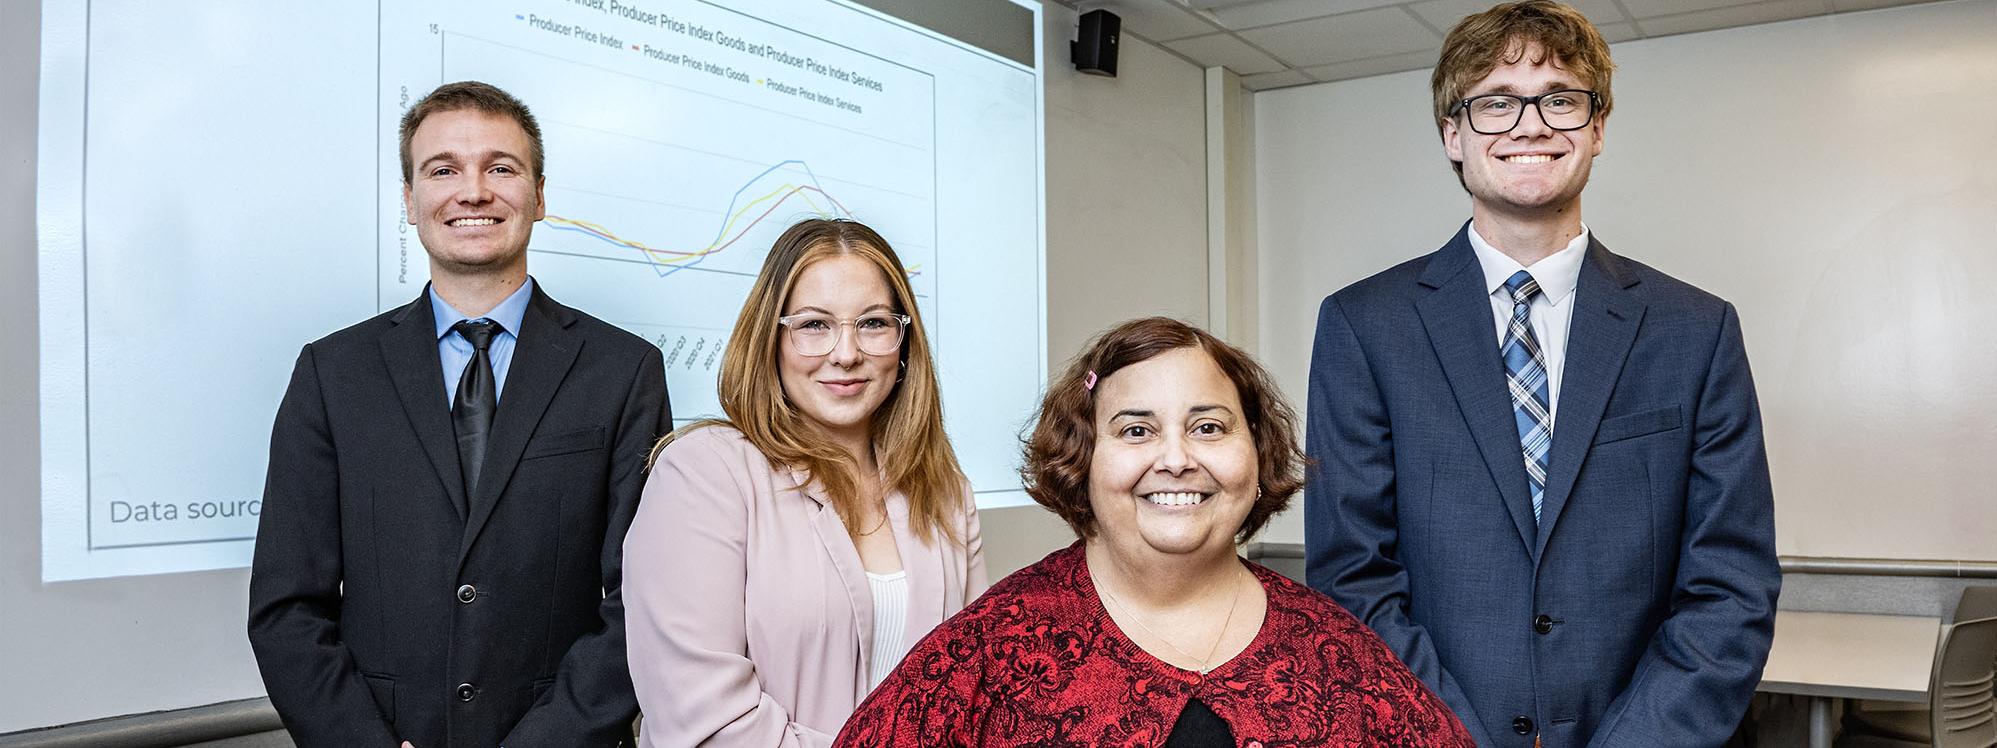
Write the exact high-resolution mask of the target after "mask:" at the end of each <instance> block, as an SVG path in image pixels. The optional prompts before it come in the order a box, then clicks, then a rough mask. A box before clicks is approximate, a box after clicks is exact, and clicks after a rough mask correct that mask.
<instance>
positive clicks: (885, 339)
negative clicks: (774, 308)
mask: <svg viewBox="0 0 1997 748" xmlns="http://www.w3.org/2000/svg"><path fill="white" fill-rule="evenodd" d="M912 321H913V319H912V318H910V317H909V316H908V315H906V314H891V313H887V312H875V313H873V314H863V315H860V316H859V317H855V318H853V319H840V318H838V317H834V316H832V315H829V314H815V313H806V314H793V315H790V316H787V317H778V318H777V324H779V325H782V326H783V327H784V328H785V329H787V330H789V331H790V344H791V348H792V349H793V350H795V351H797V353H798V355H800V356H823V355H826V354H828V353H831V352H832V349H834V348H837V347H839V336H840V334H841V333H843V332H845V330H843V329H842V328H846V327H851V328H853V342H854V344H855V345H857V346H859V348H860V351H861V352H862V353H866V354H869V355H874V356H885V355H888V354H890V353H894V352H896V351H899V350H901V339H902V337H903V335H904V334H905V333H906V331H907V330H908V326H909V324H910V323H911V322H912Z"/></svg>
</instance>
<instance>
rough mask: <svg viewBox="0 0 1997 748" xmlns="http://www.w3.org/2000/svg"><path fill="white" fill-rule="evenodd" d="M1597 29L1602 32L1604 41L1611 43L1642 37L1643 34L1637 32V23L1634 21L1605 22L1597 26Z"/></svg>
mask: <svg viewBox="0 0 1997 748" xmlns="http://www.w3.org/2000/svg"><path fill="white" fill-rule="evenodd" d="M1595 30H1596V31H1600V32H1602V41H1605V42H1608V43H1610V44H1614V43H1616V42H1626V41H1629V40H1631V39H1636V38H1640V37H1641V36H1642V35H1641V34H1638V33H1636V24H1633V23H1610V24H1603V25H1601V26H1597V27H1595Z"/></svg>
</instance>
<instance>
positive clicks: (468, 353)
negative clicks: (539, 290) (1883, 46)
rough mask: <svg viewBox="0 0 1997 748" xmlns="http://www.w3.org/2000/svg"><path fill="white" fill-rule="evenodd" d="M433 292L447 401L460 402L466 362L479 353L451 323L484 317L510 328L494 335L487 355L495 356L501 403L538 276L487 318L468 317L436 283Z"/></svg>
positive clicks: (495, 399) (495, 396) (496, 393)
mask: <svg viewBox="0 0 1997 748" xmlns="http://www.w3.org/2000/svg"><path fill="white" fill-rule="evenodd" d="M429 294H430V313H431V314H432V315H433V316H435V317H436V318H437V357H438V358H439V359H442V360H443V363H444V402H446V403H449V404H451V405H453V406H455V405H456V404H457V397H458V378H459V377H463V376H464V374H465V365H466V364H469V363H471V360H472V354H473V353H474V352H475V351H474V349H473V348H472V343H471V341H469V340H466V339H465V336H463V335H459V334H457V333H455V332H452V331H451V326H452V325H456V324H457V323H458V322H459V321H461V320H465V319H484V320H491V321H493V322H497V323H499V326H500V327H504V328H506V332H502V333H500V334H498V335H496V336H494V337H493V338H492V347H490V348H487V349H486V354H487V355H489V356H491V357H492V380H493V385H494V386H493V402H495V403H497V402H498V401H499V398H500V397H502V396H504V395H505V394H506V371H507V369H509V368H511V367H512V365H513V346H514V345H515V344H516V343H518V342H519V341H520V323H521V321H522V320H525V319H526V318H527V300H528V299H530V298H532V297H533V296H534V279H533V278H532V277H529V278H528V279H527V282H526V283H522V284H520V288H519V289H518V290H516V291H514V292H513V295H511V296H508V297H506V300H505V301H501V302H499V306H496V307H493V308H492V311H490V312H486V314H485V316H483V317H466V316H465V315H464V313H463V312H460V311H458V310H457V309H456V308H453V307H452V306H451V305H450V304H449V303H447V302H445V301H444V297H442V296H438V295H437V289H436V287H435V286H432V287H430V288H429Z"/></svg>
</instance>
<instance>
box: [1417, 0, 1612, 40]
mask: <svg viewBox="0 0 1997 748" xmlns="http://www.w3.org/2000/svg"><path fill="white" fill-rule="evenodd" d="M1573 5H1574V7H1575V9H1577V10H1579V11H1581V15H1584V16H1587V17H1588V20H1589V21H1590V22H1592V23H1594V24H1595V25H1596V26H1598V27H1599V26H1604V25H1607V24H1611V23H1620V22H1622V21H1626V20H1629V19H1627V18H1625V17H1624V16H1623V11H1622V9H1620V8H1617V7H1616V3H1615V0H1579V1H1578V2H1575V3H1573ZM1490 7H1491V3H1490V2H1489V0H1424V2H1418V3H1409V4H1408V10H1412V11H1414V12H1415V15H1418V16H1421V19H1422V20H1424V21H1427V22H1428V24H1429V25H1430V26H1434V27H1435V28H1436V29H1437V30H1439V31H1441V32H1443V33H1449V30H1450V29H1451V28H1455V26H1456V22H1457V21H1461V20H1463V17H1464V16H1467V15H1470V14H1472V13H1481V12H1483V11H1484V10H1485V9H1488V8H1490Z"/></svg>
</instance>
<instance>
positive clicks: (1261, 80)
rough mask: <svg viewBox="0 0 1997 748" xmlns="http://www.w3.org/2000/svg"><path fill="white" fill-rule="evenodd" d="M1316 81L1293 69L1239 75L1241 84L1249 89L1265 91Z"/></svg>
mask: <svg viewBox="0 0 1997 748" xmlns="http://www.w3.org/2000/svg"><path fill="white" fill-rule="evenodd" d="M1316 82H1317V80H1316V79H1314V78H1312V77H1310V76H1308V75H1304V74H1303V73H1301V72H1298V71H1295V70H1278V71H1276V72H1273V73H1263V74H1261V75H1244V76H1241V85H1243V86H1247V87H1248V89H1249V90H1251V91H1267V90H1269V89H1271V88H1282V87H1285V86H1301V85H1304V84H1306V83H1316Z"/></svg>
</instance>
